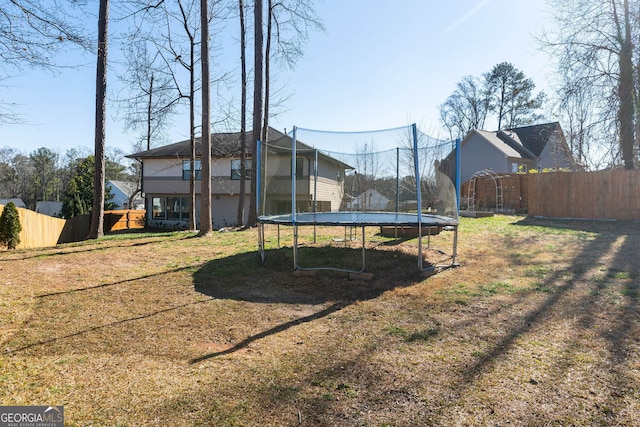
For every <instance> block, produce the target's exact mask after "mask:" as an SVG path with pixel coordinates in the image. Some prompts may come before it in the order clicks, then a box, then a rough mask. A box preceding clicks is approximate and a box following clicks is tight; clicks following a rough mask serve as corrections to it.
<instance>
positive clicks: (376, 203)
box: [347, 188, 391, 211]
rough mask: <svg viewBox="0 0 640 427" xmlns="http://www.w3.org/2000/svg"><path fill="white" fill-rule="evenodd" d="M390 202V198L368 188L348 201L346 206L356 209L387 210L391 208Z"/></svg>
mask: <svg viewBox="0 0 640 427" xmlns="http://www.w3.org/2000/svg"><path fill="white" fill-rule="evenodd" d="M390 204H391V200H390V199H388V198H387V197H385V196H383V195H382V194H380V193H379V192H378V191H377V190H375V189H373V188H370V189H368V190H367V191H365V192H363V193H360V194H359V195H358V196H356V197H354V198H353V200H352V201H350V202H348V203H347V208H348V209H349V210H356V211H388V210H391V209H390Z"/></svg>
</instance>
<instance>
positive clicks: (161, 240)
mask: <svg viewBox="0 0 640 427" xmlns="http://www.w3.org/2000/svg"><path fill="white" fill-rule="evenodd" d="M368 230H369V229H368ZM375 232H376V230H374V229H373V228H372V229H371V230H369V236H368V239H369V240H370V241H371V242H372V243H371V246H372V247H373V246H375V249H368V254H367V271H370V272H373V273H375V277H374V279H373V280H372V281H369V282H367V281H358V280H347V278H346V277H345V275H344V274H342V273H337V272H320V273H318V274H317V275H316V276H302V277H294V276H293V274H292V269H293V256H292V253H291V249H290V248H289V247H288V245H290V244H291V236H290V234H288V233H290V230H287V229H286V228H283V230H281V235H280V244H281V248H279V247H278V244H277V241H278V235H277V234H276V231H275V229H273V230H272V229H269V230H268V233H267V242H266V243H267V248H268V250H267V254H266V261H265V265H262V264H261V263H260V261H259V256H258V254H257V252H256V241H257V233H256V231H255V230H248V231H243V232H231V233H218V234H215V235H214V236H213V237H211V238H197V237H194V235H193V234H191V233H184V232H180V233H126V234H122V235H110V236H108V237H106V238H104V239H99V240H97V241H88V242H82V243H77V244H69V245H62V246H59V247H56V248H50V249H44V250H23V251H10V252H7V251H5V252H0V404H1V405H64V406H65V417H66V424H67V425H69V426H84V425H93V426H114V425H121V426H129V425H138V426H157V425H174V426H211V425H215V426H256V425H260V426H296V425H304V426H311V425H319V426H334V425H340V426H375V427H380V426H428V425H434V426H439V425H506V424H515V425H635V424H636V423H637V420H638V418H639V416H640V403H639V402H640V306H639V304H640V301H639V300H638V293H639V292H638V285H637V283H636V282H637V277H638V262H637V254H638V253H639V252H640V225H639V224H637V223H613V222H592V221H584V222H581V221H549V220H531V219H523V218H518V217H510V216H496V217H492V218H479V219H471V218H464V219H463V222H462V225H461V228H460V236H459V256H460V258H459V261H460V262H461V264H462V266H461V267H460V268H456V269H449V270H445V271H443V272H441V273H439V274H437V275H435V276H432V277H429V278H425V277H423V276H421V275H420V274H418V272H417V261H416V257H415V254H416V253H417V252H416V251H417V245H416V241H415V239H409V240H403V241H394V240H393V239H390V238H385V237H381V236H377V235H375ZM316 233H317V234H316V235H315V239H316V242H318V243H321V244H322V245H327V244H329V245H330V247H323V248H321V249H317V248H312V247H311V246H313V245H314V244H313V239H314V234H313V230H304V232H303V233H301V234H302V235H301V238H304V241H305V242H307V246H309V247H308V248H304V250H302V251H301V253H300V256H301V258H302V259H301V260H300V261H301V263H308V264H313V265H335V264H336V263H344V265H345V266H346V265H352V263H355V264H358V263H359V257H360V252H359V250H358V249H357V246H358V242H357V241H356V242H352V241H351V239H350V236H349V235H347V238H346V239H345V233H344V230H342V229H340V230H336V229H335V228H334V229H323V228H319V229H317V230H316ZM358 237H359V236H358ZM448 237H450V236H449V235H447V233H443V234H442V235H441V236H435V237H432V238H433V239H436V241H437V239H446V238H448ZM305 265H306V264H305Z"/></svg>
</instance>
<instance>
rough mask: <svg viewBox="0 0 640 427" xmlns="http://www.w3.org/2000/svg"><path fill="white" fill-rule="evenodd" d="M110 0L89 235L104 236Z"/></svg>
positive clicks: (103, 3) (105, 9) (103, 27)
mask: <svg viewBox="0 0 640 427" xmlns="http://www.w3.org/2000/svg"><path fill="white" fill-rule="evenodd" d="M108 23H109V0H100V11H99V16H98V62H97V66H96V127H95V170H94V175H93V209H92V211H91V226H90V228H89V236H88V237H89V238H90V239H97V238H99V237H102V236H104V193H105V182H104V178H105V154H104V153H105V136H106V110H107V97H106V94H107V47H108V45H107V42H108V30H109V28H108V27H109V26H108Z"/></svg>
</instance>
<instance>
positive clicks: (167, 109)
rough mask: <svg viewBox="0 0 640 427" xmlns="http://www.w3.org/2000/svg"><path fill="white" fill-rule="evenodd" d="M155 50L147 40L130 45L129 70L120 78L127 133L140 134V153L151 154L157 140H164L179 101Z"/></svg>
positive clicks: (137, 146)
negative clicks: (149, 152)
mask: <svg viewBox="0 0 640 427" xmlns="http://www.w3.org/2000/svg"><path fill="white" fill-rule="evenodd" d="M150 45H151V46H150ZM152 47H154V46H153V45H152V44H150V43H149V42H148V41H147V40H134V41H132V42H131V43H129V44H128V46H126V50H125V58H126V68H125V70H124V72H122V73H121V74H120V75H119V76H118V77H119V78H120V80H121V81H122V82H123V83H124V85H123V89H122V91H121V95H120V96H119V101H120V104H121V106H122V112H123V113H122V114H123V117H124V126H125V129H126V130H130V131H134V132H140V140H139V141H138V143H136V147H135V149H136V150H143V149H146V150H150V149H151V147H152V146H154V145H156V144H157V142H156V143H154V140H157V139H160V138H161V137H162V132H163V131H164V130H165V129H166V127H167V126H168V125H169V122H170V119H171V117H172V115H173V114H175V111H176V107H177V104H178V101H179V98H178V97H176V96H175V90H174V86H173V82H174V79H173V77H172V76H171V73H170V70H168V69H167V68H166V67H165V66H164V65H165V64H164V62H163V61H162V59H161V58H160V53H159V52H158V51H156V50H155V49H153V50H152V49H150V48H152Z"/></svg>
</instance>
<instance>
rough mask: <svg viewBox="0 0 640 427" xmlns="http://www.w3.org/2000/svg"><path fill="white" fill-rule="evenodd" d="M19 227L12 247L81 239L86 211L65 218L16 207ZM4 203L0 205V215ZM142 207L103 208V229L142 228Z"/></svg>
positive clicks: (87, 222) (87, 219)
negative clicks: (15, 241)
mask: <svg viewBox="0 0 640 427" xmlns="http://www.w3.org/2000/svg"><path fill="white" fill-rule="evenodd" d="M17 209H18V218H19V219H20V225H22V231H20V244H19V245H18V246H17V248H16V249H27V248H44V247H50V246H55V245H57V244H62V243H70V242H78V241H81V240H85V239H86V238H87V235H88V234H89V225H90V223H91V217H90V215H78V216H75V217H73V218H70V219H68V220H65V219H60V218H54V217H51V216H48V215H43V214H39V213H36V212H34V211H32V210H29V209H23V208H17ZM3 210H4V205H0V215H1V214H2V211H3ZM145 213H146V211H143V210H117V211H105V213H104V232H105V233H108V232H110V231H116V230H125V229H133V228H144V226H145Z"/></svg>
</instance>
